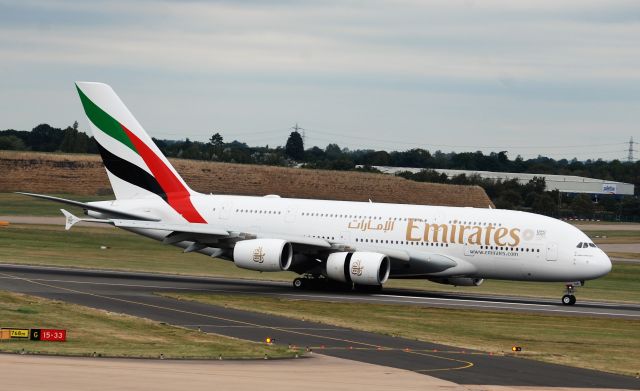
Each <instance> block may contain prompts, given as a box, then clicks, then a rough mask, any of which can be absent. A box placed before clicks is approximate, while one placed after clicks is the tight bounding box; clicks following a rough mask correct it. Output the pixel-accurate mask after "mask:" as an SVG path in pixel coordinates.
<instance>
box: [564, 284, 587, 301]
mask: <svg viewBox="0 0 640 391" xmlns="http://www.w3.org/2000/svg"><path fill="white" fill-rule="evenodd" d="M583 284H584V283H583V282H575V283H570V284H567V285H565V287H566V288H565V290H564V296H562V304H564V305H574V304H575V303H576V296H575V295H574V293H575V292H576V287H579V286H582V285H583Z"/></svg>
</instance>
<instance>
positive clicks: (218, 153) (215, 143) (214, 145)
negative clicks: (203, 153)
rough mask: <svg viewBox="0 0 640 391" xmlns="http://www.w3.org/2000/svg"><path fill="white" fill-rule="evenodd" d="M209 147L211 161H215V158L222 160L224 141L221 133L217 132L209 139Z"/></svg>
mask: <svg viewBox="0 0 640 391" xmlns="http://www.w3.org/2000/svg"><path fill="white" fill-rule="evenodd" d="M208 146H209V149H210V154H209V156H210V158H211V160H213V158H214V157H216V158H217V159H218V160H220V158H221V157H222V151H223V148H224V141H223V139H222V136H221V135H220V133H218V132H216V133H214V134H213V135H212V136H211V137H210V138H209V143H208Z"/></svg>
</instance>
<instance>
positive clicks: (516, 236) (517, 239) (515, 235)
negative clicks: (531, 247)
mask: <svg viewBox="0 0 640 391" xmlns="http://www.w3.org/2000/svg"><path fill="white" fill-rule="evenodd" d="M519 234H520V230H519V229H518V228H514V229H512V230H511V231H509V236H511V238H512V239H513V243H511V244H510V246H511V247H518V245H519V244H520V235H519Z"/></svg>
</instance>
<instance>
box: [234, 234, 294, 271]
mask: <svg viewBox="0 0 640 391" xmlns="http://www.w3.org/2000/svg"><path fill="white" fill-rule="evenodd" d="M292 259H293V248H292V247H291V243H289V242H287V241H286V240H281V239H251V240H243V241H240V242H238V243H236V245H235V247H234V248H233V263H235V264H236V266H237V267H239V268H243V269H249V270H257V271H261V272H279V271H282V270H287V269H289V266H291V260H292Z"/></svg>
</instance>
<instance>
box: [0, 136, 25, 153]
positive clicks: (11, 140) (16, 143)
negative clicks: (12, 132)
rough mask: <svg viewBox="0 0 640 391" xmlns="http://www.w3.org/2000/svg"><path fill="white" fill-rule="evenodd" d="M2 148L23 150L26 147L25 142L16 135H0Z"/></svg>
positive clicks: (0, 146) (0, 147)
mask: <svg viewBox="0 0 640 391" xmlns="http://www.w3.org/2000/svg"><path fill="white" fill-rule="evenodd" d="M0 149H6V150H10V151H23V150H25V149H26V148H25V146H24V142H23V141H22V140H21V139H20V138H18V137H16V136H0Z"/></svg>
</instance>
